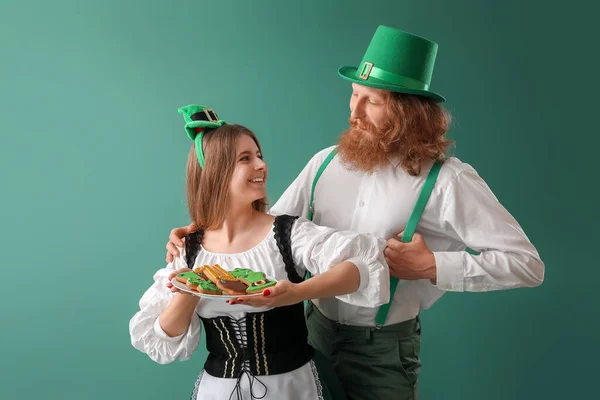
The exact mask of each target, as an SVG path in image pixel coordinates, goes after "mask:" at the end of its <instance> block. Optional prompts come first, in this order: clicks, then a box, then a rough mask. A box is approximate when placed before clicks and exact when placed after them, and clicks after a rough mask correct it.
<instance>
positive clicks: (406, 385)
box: [306, 302, 421, 400]
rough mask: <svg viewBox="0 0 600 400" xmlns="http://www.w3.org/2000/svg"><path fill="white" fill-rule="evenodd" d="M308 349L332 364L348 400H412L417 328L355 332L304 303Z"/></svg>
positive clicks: (411, 324)
mask: <svg viewBox="0 0 600 400" xmlns="http://www.w3.org/2000/svg"><path fill="white" fill-rule="evenodd" d="M306 322H307V326H308V340H309V343H310V344H311V345H312V346H313V347H314V348H315V349H317V350H318V351H320V352H321V353H322V354H323V355H325V357H327V358H329V359H330V360H331V363H332V364H333V367H334V370H335V372H336V374H337V375H338V378H339V380H340V382H341V384H342V386H343V388H344V391H345V392H346V396H347V398H348V400H370V399H374V400H386V399H393V400H417V399H418V398H419V397H418V393H417V388H418V386H417V378H418V376H419V372H420V371H421V361H420V359H419V353H420V347H421V324H420V321H419V318H418V317H417V318H415V319H412V320H409V321H405V322H401V323H399V324H395V325H389V326H384V327H381V328H379V329H378V328H375V327H364V326H363V327H360V326H350V325H343V324H339V323H337V322H334V321H331V320H329V319H328V318H326V317H325V316H324V315H323V314H322V313H321V312H320V311H319V309H318V308H317V307H316V306H314V305H313V304H312V302H308V304H307V307H306Z"/></svg>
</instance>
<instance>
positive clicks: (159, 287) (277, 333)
mask: <svg viewBox="0 0 600 400" xmlns="http://www.w3.org/2000/svg"><path fill="white" fill-rule="evenodd" d="M179 112H180V113H181V114H182V115H183V116H184V119H185V120H186V132H187V133H188V136H189V137H190V138H191V139H192V140H194V145H193V146H192V149H191V150H190V153H189V157H188V164H187V185H186V186H187V198H188V208H189V212H190V217H191V219H192V221H193V222H194V223H195V224H196V226H197V227H198V228H199V229H198V231H197V232H195V233H193V234H190V235H189V236H188V237H186V239H185V246H184V248H182V249H180V250H181V256H180V257H178V258H176V259H175V260H174V261H173V262H172V263H169V264H168V265H167V267H166V268H164V269H161V270H159V271H158V272H157V273H156V274H155V275H154V280H155V282H154V284H153V285H152V286H151V287H150V288H149V289H148V290H147V291H146V292H145V293H144V295H143V296H142V298H141V300H140V311H139V312H137V313H136V314H135V316H134V317H133V318H132V319H131V321H130V335H131V341H132V344H133V346H134V347H136V348H137V349H138V350H140V351H142V352H145V353H146V354H148V355H149V356H150V358H151V359H152V360H154V361H156V362H158V363H161V364H164V363H170V362H173V361H175V360H176V359H180V360H186V359H188V358H190V357H191V355H192V353H193V352H194V351H195V350H196V348H197V346H198V343H199V340H200V334H201V324H202V326H203V328H204V331H205V333H204V334H205V338H206V344H207V350H208V353H209V355H208V358H207V360H206V363H205V364H204V368H203V370H202V372H201V373H200V375H199V377H198V380H197V382H196V385H195V387H194V390H193V394H192V398H193V399H194V400H196V399H227V398H237V399H288V400H293V399H302V400H306V399H344V398H345V396H344V394H343V393H342V392H341V390H339V387H338V383H337V381H336V379H335V376H334V375H333V373H332V372H331V369H330V366H329V365H327V362H326V361H324V358H322V356H321V355H320V354H319V353H316V352H315V350H314V349H313V348H312V347H311V346H310V345H309V344H308V342H307V329H306V324H305V320H304V312H303V301H304V300H309V299H314V298H320V297H334V296H335V297H337V298H339V299H340V300H342V301H346V302H348V303H351V304H355V305H359V306H363V307H378V306H380V305H382V304H384V303H387V302H388V300H389V275H388V268H387V266H386V264H385V261H384V259H383V249H384V247H385V241H383V240H380V239H377V238H375V237H371V236H365V235H359V234H357V233H354V232H350V231H336V230H333V229H330V228H327V227H321V226H317V225H315V224H313V223H312V222H310V221H308V220H307V219H304V218H296V217H291V216H279V217H273V216H271V215H268V214H266V213H265V208H266V188H265V183H266V180H267V165H266V163H265V162H264V160H263V158H262V153H261V150H260V145H259V143H258V140H257V139H256V137H255V135H254V134H253V133H252V132H251V131H250V130H248V129H247V128H245V127H243V126H240V125H230V124H227V123H225V121H222V120H219V119H218V117H217V116H216V114H215V113H214V112H213V111H212V110H210V109H207V108H206V107H203V106H198V105H190V106H186V107H182V108H180V109H179ZM215 264H218V265H219V266H221V267H222V268H223V269H225V270H227V271H233V270H234V269H236V268H240V267H241V268H246V269H251V270H253V271H260V272H262V273H264V274H265V275H266V277H267V278H270V279H273V280H276V281H277V284H276V285H274V286H271V287H269V288H267V289H265V290H264V291H263V294H262V295H261V296H238V297H235V298H231V299H228V300H225V299H220V298H217V299H207V298H202V299H200V298H199V297H197V296H194V295H190V294H187V293H185V292H181V291H179V290H178V289H177V288H176V287H175V286H173V284H172V283H171V280H172V279H173V277H175V276H176V275H178V274H180V273H182V272H189V271H191V270H193V269H195V268H198V267H201V266H204V265H209V266H213V265H215ZM307 272H309V273H310V274H311V275H312V277H311V278H310V279H307V280H304V279H302V278H301V277H303V276H305V274H306V273H307ZM226 302H227V303H228V304H226Z"/></svg>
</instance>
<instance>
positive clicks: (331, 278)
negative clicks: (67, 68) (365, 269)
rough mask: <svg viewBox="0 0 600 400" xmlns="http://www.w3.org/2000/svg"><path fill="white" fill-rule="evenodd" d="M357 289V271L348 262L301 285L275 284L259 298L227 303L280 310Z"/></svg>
mask: <svg viewBox="0 0 600 400" xmlns="http://www.w3.org/2000/svg"><path fill="white" fill-rule="evenodd" d="M359 285H360V272H359V270H358V267H357V266H356V265H354V264H352V263H351V262H348V261H344V262H341V263H339V264H336V265H334V266H333V267H331V268H330V269H329V270H327V271H326V272H324V273H322V274H319V275H317V276H314V277H312V278H310V279H308V280H305V281H303V282H301V283H298V284H294V283H292V282H290V281H287V280H284V281H279V282H277V284H276V285H275V286H273V287H271V288H268V289H265V290H264V291H263V295H262V296H249V297H248V296H240V297H238V298H237V299H232V300H230V301H229V303H230V304H236V303H243V304H248V305H249V306H252V307H260V308H272V307H281V306H287V305H291V304H296V303H299V302H301V301H304V300H312V299H318V298H321V297H334V296H340V295H344V294H349V293H353V292H355V291H356V290H357V289H358V287H359Z"/></svg>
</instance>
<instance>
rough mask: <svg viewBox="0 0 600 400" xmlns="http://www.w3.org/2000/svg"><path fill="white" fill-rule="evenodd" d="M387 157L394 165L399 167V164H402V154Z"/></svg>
mask: <svg viewBox="0 0 600 400" xmlns="http://www.w3.org/2000/svg"><path fill="white" fill-rule="evenodd" d="M387 158H388V160H389V161H390V163H392V165H393V166H394V167H397V166H398V164H400V156H396V155H391V156H388V157H387Z"/></svg>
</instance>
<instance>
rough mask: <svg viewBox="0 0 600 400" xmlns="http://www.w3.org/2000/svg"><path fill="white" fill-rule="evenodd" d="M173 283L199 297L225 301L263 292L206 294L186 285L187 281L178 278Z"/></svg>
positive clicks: (172, 280)
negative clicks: (183, 281) (180, 280)
mask: <svg viewBox="0 0 600 400" xmlns="http://www.w3.org/2000/svg"><path fill="white" fill-rule="evenodd" d="M171 283H172V284H173V286H175V287H176V288H177V289H179V290H181V291H182V292H187V293H191V294H194V295H196V296H198V297H202V298H203V299H211V300H223V302H224V301H225V300H229V299H237V298H238V297H246V296H247V297H254V296H260V295H262V292H260V293H254V294H236V295H230V294H205V293H199V292H196V291H195V290H192V289H190V288H189V287H188V285H186V284H185V283H182V282H179V281H178V280H177V279H176V278H173V279H171Z"/></svg>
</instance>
